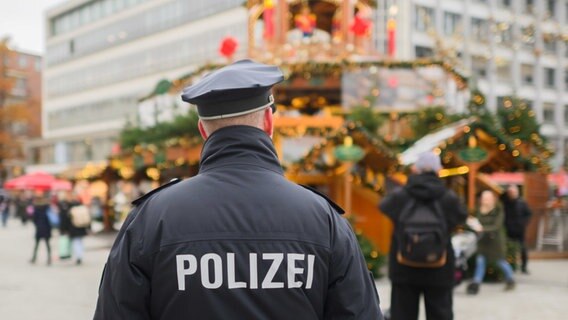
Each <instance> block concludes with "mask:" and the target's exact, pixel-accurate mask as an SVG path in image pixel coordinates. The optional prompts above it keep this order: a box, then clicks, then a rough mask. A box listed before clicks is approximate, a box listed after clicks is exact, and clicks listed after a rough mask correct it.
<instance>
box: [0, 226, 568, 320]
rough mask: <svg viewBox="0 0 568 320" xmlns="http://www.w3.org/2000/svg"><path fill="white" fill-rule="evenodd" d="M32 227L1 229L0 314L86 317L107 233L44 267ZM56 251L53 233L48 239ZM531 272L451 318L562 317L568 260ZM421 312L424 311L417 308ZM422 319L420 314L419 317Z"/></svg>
mask: <svg viewBox="0 0 568 320" xmlns="http://www.w3.org/2000/svg"><path fill="white" fill-rule="evenodd" d="M33 235H34V228H33V226H32V225H30V224H28V225H27V226H25V227H24V226H22V225H21V223H20V222H19V221H16V220H10V221H9V225H8V227H7V228H4V229H2V228H0V318H1V319H10V320H19V319H22V320H35V319H38V320H39V319H41V320H68V319H69V320H71V319H72V320H76V319H91V318H92V316H93V311H94V307H95V303H96V299H97V294H98V293H97V289H98V286H99V281H100V276H101V272H102V269H103V265H104V262H105V260H106V258H107V255H108V251H109V248H110V246H111V244H112V242H113V236H112V235H110V236H109V235H106V236H105V235H96V236H89V237H87V238H85V244H86V253H85V259H84V263H83V265H81V266H76V265H75V264H74V261H58V260H57V259H55V260H54V262H53V265H52V266H49V267H48V266H46V263H45V262H46V259H47V258H46V250H45V247H44V246H42V245H40V249H39V254H38V259H37V263H36V264H35V265H31V264H30V263H29V259H30V258H31V254H32V249H33ZM51 245H52V249H53V250H54V256H56V254H55V252H56V250H57V236H55V237H54V238H53V239H52V240H51ZM529 268H530V270H531V272H532V274H531V275H530V276H524V275H519V274H517V275H516V276H517V279H516V280H517V283H518V285H517V288H516V289H515V290H514V291H512V292H503V285H502V284H484V285H483V286H482V287H481V291H480V294H479V295H477V296H468V295H466V294H465V286H466V285H465V284H462V285H461V286H460V287H458V288H457V289H456V292H455V305H454V312H455V319H456V320H474V319H475V320H493V319H495V320H534V319H543V320H563V319H567V316H566V315H568V260H537V261H530V263H529ZM377 287H378V290H379V293H380V297H381V307H382V308H388V306H389V304H390V302H389V301H390V296H389V295H390V285H389V282H388V280H386V279H381V280H379V281H377ZM421 311H422V312H423V310H421ZM421 319H424V316H423V315H421Z"/></svg>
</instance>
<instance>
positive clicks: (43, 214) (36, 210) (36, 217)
mask: <svg viewBox="0 0 568 320" xmlns="http://www.w3.org/2000/svg"><path fill="white" fill-rule="evenodd" d="M32 206H33V207H32V220H33V223H34V226H35V246H34V251H33V255H32V259H31V261H30V262H31V263H35V262H36V257H37V250H38V247H39V243H40V241H41V240H43V241H45V245H46V247H47V265H51V246H50V245H49V240H50V238H51V223H50V222H49V218H48V216H47V214H48V213H47V212H48V210H49V208H50V201H49V198H48V196H47V192H45V191H41V190H38V191H36V192H35V197H34V198H33V204H32Z"/></svg>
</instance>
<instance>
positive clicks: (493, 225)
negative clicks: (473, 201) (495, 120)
mask: <svg viewBox="0 0 568 320" xmlns="http://www.w3.org/2000/svg"><path fill="white" fill-rule="evenodd" d="M477 219H479V222H480V223H481V225H482V226H483V232H482V233H481V238H480V239H479V242H478V244H477V253H478V254H481V255H483V256H485V257H486V258H487V260H490V261H497V260H500V259H505V251H506V249H505V248H506V245H507V243H506V241H507V239H506V237H505V228H504V226H503V221H504V219H505V214H504V213H503V209H502V208H501V207H500V206H497V207H496V208H495V209H493V210H491V211H490V212H488V213H487V214H482V213H481V212H480V211H479V210H478V211H477Z"/></svg>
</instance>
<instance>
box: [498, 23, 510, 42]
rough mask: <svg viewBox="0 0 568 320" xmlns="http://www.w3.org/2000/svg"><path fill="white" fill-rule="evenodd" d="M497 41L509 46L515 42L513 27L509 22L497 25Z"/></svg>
mask: <svg viewBox="0 0 568 320" xmlns="http://www.w3.org/2000/svg"><path fill="white" fill-rule="evenodd" d="M495 27H496V32H495V33H496V36H495V41H496V42H497V43H499V44H504V45H509V44H511V43H512V42H513V32H512V28H511V25H510V24H509V23H507V22H499V23H497V24H496V26H495Z"/></svg>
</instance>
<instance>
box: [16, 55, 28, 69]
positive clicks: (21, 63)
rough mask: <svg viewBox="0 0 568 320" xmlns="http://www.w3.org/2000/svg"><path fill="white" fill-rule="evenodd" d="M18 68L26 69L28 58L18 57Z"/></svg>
mask: <svg viewBox="0 0 568 320" xmlns="http://www.w3.org/2000/svg"><path fill="white" fill-rule="evenodd" d="M18 66H19V67H20V68H22V69H23V68H27V66H28V57H26V56H24V55H20V56H19V57H18Z"/></svg>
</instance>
